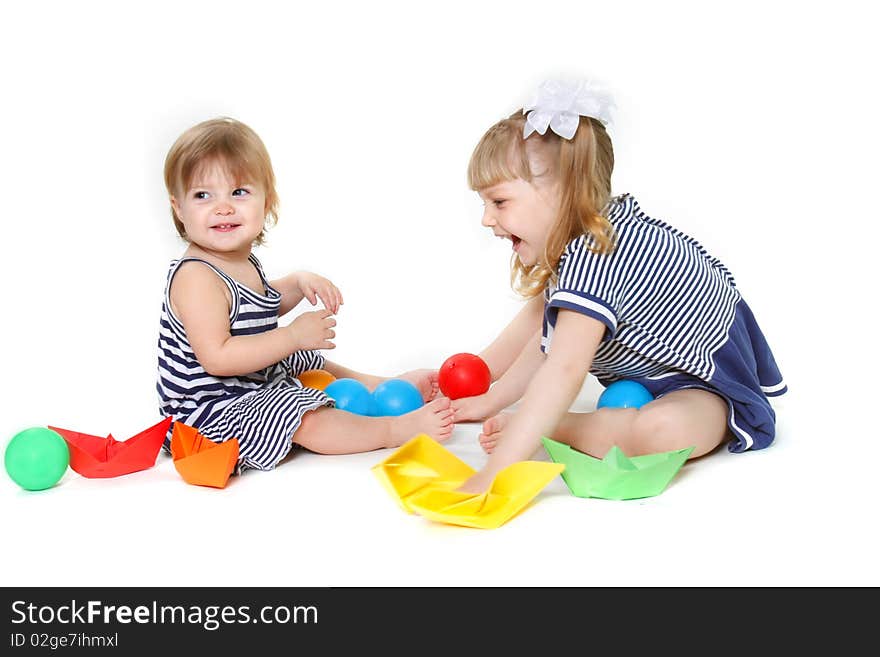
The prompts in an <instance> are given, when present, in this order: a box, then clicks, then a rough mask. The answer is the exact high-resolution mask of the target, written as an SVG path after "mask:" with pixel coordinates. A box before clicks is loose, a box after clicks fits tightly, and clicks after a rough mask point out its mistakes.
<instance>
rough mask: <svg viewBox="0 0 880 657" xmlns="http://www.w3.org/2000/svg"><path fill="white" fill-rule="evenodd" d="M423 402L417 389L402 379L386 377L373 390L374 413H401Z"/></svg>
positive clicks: (420, 405) (412, 409)
mask: <svg viewBox="0 0 880 657" xmlns="http://www.w3.org/2000/svg"><path fill="white" fill-rule="evenodd" d="M423 404H424V402H423V401H422V393H420V392H419V389H418V388H416V387H415V386H414V385H413V384H412V383H410V382H409V381H404V380H403V379H388V380H387V381H383V382H382V383H380V384H379V385H378V386H376V389H375V390H374V391H373V412H374V414H375V415H403V414H404V413H409V412H410V411H414V410H416V409H417V408H421V407H422V405H423Z"/></svg>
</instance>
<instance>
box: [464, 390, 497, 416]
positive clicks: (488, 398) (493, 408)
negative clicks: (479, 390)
mask: <svg viewBox="0 0 880 657" xmlns="http://www.w3.org/2000/svg"><path fill="white" fill-rule="evenodd" d="M500 410H501V409H500V408H498V404H497V402H496V401H495V399H494V398H493V395H492V388H489V391H488V392H486V393H485V394H482V395H476V396H474V397H460V398H458V399H453V400H452V412H453V413H454V415H453V417H454V418H455V421H456V422H479V421H482V420H485V419H487V418H490V417H492V416H493V415H495V414H496V413H497V412H498V411H500Z"/></svg>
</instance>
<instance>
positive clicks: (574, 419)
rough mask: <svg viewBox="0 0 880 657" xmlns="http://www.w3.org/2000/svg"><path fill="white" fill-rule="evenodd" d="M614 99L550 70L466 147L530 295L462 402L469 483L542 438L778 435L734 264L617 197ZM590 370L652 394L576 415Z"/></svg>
mask: <svg viewBox="0 0 880 657" xmlns="http://www.w3.org/2000/svg"><path fill="white" fill-rule="evenodd" d="M611 106H612V102H611V99H610V97H608V96H607V94H605V93H603V92H602V91H601V90H599V89H597V88H596V87H594V86H593V85H591V84H589V83H584V82H574V83H568V82H556V81H550V82H546V83H544V84H543V85H541V87H540V88H539V90H538V92H537V94H536V96H535V99H534V100H533V102H532V103H530V104H529V105H527V106H526V107H525V108H524V109H523V111H521V112H516V113H514V114H513V115H511V116H510V117H508V118H507V119H504V120H502V121H499V122H498V123H496V124H495V125H494V126H492V127H491V128H490V129H489V130H488V131H487V132H486V134H485V135H484V136H483V137H482V139H481V140H480V142H479V143H478V144H477V147H476V149H475V150H474V153H473V155H472V157H471V161H470V165H469V167H468V179H469V183H470V186H471V188H472V189H474V190H475V191H477V192H478V193H479V195H480V197H481V198H482V200H483V202H484V206H485V209H484V212H483V219H482V224H483V225H484V226H485V227H487V228H489V229H490V230H492V232H493V233H494V234H495V235H497V236H498V237H501V238H504V239H508V240H510V242H511V245H512V248H513V259H512V269H511V281H512V283H513V286H514V289H516V290H517V291H518V292H519V293H520V294H521V295H522V296H524V297H525V298H526V299H528V300H529V301H528V302H527V303H526V304H525V306H524V307H523V309H522V310H521V311H520V312H519V314H518V315H517V316H516V317H515V318H514V320H513V321H512V322H511V323H510V324H509V325H508V326H507V328H505V329H504V331H503V332H502V333H501V334H500V335H499V336H498V338H496V339H495V341H494V342H493V343H492V344H491V345H489V346H488V347H487V348H486V349H485V350H484V351H483V352H482V354H481V356H482V357H483V359H484V360H485V361H486V363H487V364H488V365H489V369H490V371H491V372H492V378H493V381H494V382H495V383H494V385H492V387H490V389H489V391H488V392H487V393H485V394H484V395H480V396H477V397H470V398H464V399H458V400H455V401H454V402H453V408H454V411H455V420H456V421H462V420H482V419H486V418H488V419H487V420H486V422H485V423H484V424H483V432H482V434H480V437H479V440H480V443H481V445H482V447H483V449H484V450H485V451H486V452H488V453H489V459H488V462H487V464H486V465H485V467H484V468H483V469H482V470H480V471H479V472H478V473H477V474H476V475H474V477H472V478H471V479H470V480H469V481H467V482H466V483H465V485H464V486H463V487H462V490H466V491H472V492H480V491H483V490H485V489H486V488H487V487H488V486H489V484H490V483H491V481H492V479H493V478H494V477H495V475H496V474H497V473H498V472H499V471H500V470H501V469H503V468H504V467H506V466H508V465H510V464H512V463H514V462H516V461H521V460H525V459H529V458H531V457H532V455H533V453H534V452H535V450H536V449H537V447H538V446H539V445H540V440H541V437H542V436H550V437H552V438H554V439H555V440H558V441H561V442H564V443H567V444H569V445H571V446H572V447H574V448H575V449H577V450H580V451H582V452H585V453H588V454H591V455H593V456H595V457H598V458H601V457H603V456H604V455H605V453H606V452H607V451H608V450H609V449H610V448H611V447H612V446H613V445H617V446H619V447H620V448H621V449H622V450H623V451H624V453H626V454H627V455H631V456H632V455H640V454H647V453H656V452H662V451H669V450H674V449H682V448H686V447H694V450H693V451H692V452H691V458H694V457H698V456H702V455H704V454H707V453H708V452H711V451H712V450H714V449H715V448H716V447H718V446H719V445H721V444H722V443H723V442H725V441H726V442H727V443H728V447H729V449H730V451H732V452H742V451H745V450H748V449H761V448H764V447H767V446H768V445H770V443H771V442H772V441H773V438H774V435H775V414H774V412H773V409H772V408H771V406H770V404H769V401H768V397H770V396H774V395H780V394H782V393H784V392H785V391H786V386H785V384H784V383H783V381H782V375H781V374H780V372H779V369H778V368H777V366H776V363H775V361H774V358H773V354H772V353H771V351H770V348H769V346H768V345H767V342H766V341H765V339H764V336H763V334H762V333H761V330H760V328H759V327H758V324H757V323H756V322H755V319H754V317H753V316H752V313H751V311H750V309H749V307H748V306H747V305H746V302H745V301H744V300H743V299H742V297H741V295H740V292H739V291H738V289H737V287H736V285H735V282H734V279H733V276H732V275H731V273H730V272H729V271H728V269H727V268H726V267H725V266H724V265H723V264H722V263H721V262H720V261H719V260H718V259H717V258H715V257H713V256H711V255H710V254H709V253H708V252H707V251H706V250H705V249H704V248H703V247H702V246H701V245H700V244H699V243H698V242H697V241H696V240H694V239H693V238H691V237H689V236H687V235H685V234H684V233H682V232H681V231H679V230H677V229H675V228H673V227H671V226H669V225H668V224H666V223H664V222H662V221H660V220H658V219H655V218H653V217H651V216H648V215H647V214H645V213H644V212H643V211H642V209H641V208H640V207H639V204H638V202H637V201H636V200H635V198H634V197H633V196H631V195H629V194H623V195H618V196H612V194H611V173H612V170H613V168H614V154H613V149H612V145H611V139H610V138H609V136H608V133H607V132H606V130H605V124H606V123H608V120H609V110H610V108H611ZM548 128H549V129H548ZM589 373H593V374H594V375H595V376H596V377H597V378H598V379H599V381H600V382H601V383H602V384H603V385H608V384H610V383H612V382H614V381H617V380H620V379H630V380H635V381H638V382H639V383H641V384H642V385H644V386H645V387H647V388H648V390H649V391H650V392H651V393H652V394H653V396H654V398H655V399H654V401H651V402H650V403H648V404H646V405H644V406H642V407H641V408H639V409H635V408H601V409H598V410H597V411H595V412H592V413H569V412H568V411H569V408H570V406H571V404H572V402H573V401H574V399H575V397H576V396H577V394H578V393H579V391H580V390H581V387H582V385H583V383H584V379H585V378H586V376H587V374H589ZM517 400H520V407H519V409H518V410H517V412H516V413H514V414H507V413H500V414H499V412H500V411H501V410H502V409H504V408H506V407H507V406H509V405H511V404H513V403H514V402H516V401H517Z"/></svg>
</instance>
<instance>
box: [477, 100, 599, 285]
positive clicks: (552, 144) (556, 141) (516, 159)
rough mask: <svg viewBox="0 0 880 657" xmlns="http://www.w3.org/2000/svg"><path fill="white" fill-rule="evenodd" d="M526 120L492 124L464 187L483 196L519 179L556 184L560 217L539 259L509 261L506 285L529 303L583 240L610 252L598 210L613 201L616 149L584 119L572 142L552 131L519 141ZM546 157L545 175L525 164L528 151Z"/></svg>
mask: <svg viewBox="0 0 880 657" xmlns="http://www.w3.org/2000/svg"><path fill="white" fill-rule="evenodd" d="M524 124H525V116H524V115H523V113H522V112H521V111H519V112H514V113H513V114H511V115H510V116H509V117H508V118H506V119H502V120H501V121H499V122H498V123H496V124H495V125H493V126H492V127H491V128H489V130H487V131H486V133H485V134H484V135H483V137H482V138H481V139H480V141H479V143H478V144H477V146H476V148H475V149H474V152H473V155H471V160H470V163H469V164H468V184H469V185H470V187H471V189H473V190H474V191H481V190H483V189H486V188H488V187H492V186H493V185H497V184H498V183H501V182H505V181H508V180H514V179H516V178H521V179H522V180H525V181H527V182H529V183H532V184H534V183H533V181H534V180H535V179H536V177H538V176H540V177H544V176H545V175H546V176H547V177H549V178H550V179H551V180H553V181H554V182H555V183H557V184H558V190H559V214H558V215H557V217H556V220H555V222H554V224H553V227H552V228H551V230H550V235H549V237H548V239H547V245H546V247H545V249H544V257H543V260H540V259H539V260H538V262H536V263H535V264H534V265H531V266H528V267H526V266H525V265H523V264H522V262H520V260H519V259H518V258H517V257H516V255H514V256H513V257H512V258H511V266H510V284H511V287H513V289H514V290H515V291H516V292H517V293H519V294H520V295H522V296H524V297H526V298H530V297H533V296H535V295H537V294H539V293H541V292H542V291H543V290H544V288H545V287H546V285H547V281H548V280H552V281H555V279H556V268H557V266H558V264H559V259H560V258H561V257H562V253H563V252H564V251H565V247H566V246H567V245H568V243H569V242H571V241H572V240H573V239H575V238H577V237H579V236H581V235H587V236H589V238H590V248H591V250H593V251H594V252H596V253H609V252H610V251H611V250H612V249H613V248H614V232H613V229H612V227H611V224H610V223H609V221H608V219H606V218H605V217H604V216H602V211H603V210H604V209H605V206H606V205H607V204H608V201H609V200H610V198H611V172H612V170H613V169H614V150H613V148H612V146H611V139H610V137H609V136H608V133H607V132H606V131H605V127H604V126H603V125H602V123H601V122H599V121H598V120H596V119H593V118H590V117H586V116H582V117H580V123H579V125H578V128H577V132H575V135H574V137H573V138H572V139H570V140H568V139H563V138H562V137H559V136H558V135H557V134H556V133H554V132H553V131H552V130H548V131H547V133H546V134H544V135H540V134H538V133H532V134H531V135H530V136H529V138H528V139H523V136H522V135H523V125H524ZM527 147H528V148H529V149H530V150H535V151H537V152H539V153H540V154H541V155H543V156H546V157H545V159H546V160H547V162H548V164H549V167H548V170H547V172H546V173H545V172H536V171H534V169H533V167H532V166H530V164H529V153H528V152H527V150H526V148H527Z"/></svg>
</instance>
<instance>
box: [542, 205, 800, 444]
mask: <svg viewBox="0 0 880 657" xmlns="http://www.w3.org/2000/svg"><path fill="white" fill-rule="evenodd" d="M605 216H606V217H607V218H608V220H609V221H610V223H611V225H612V226H613V228H614V233H615V248H614V250H613V251H612V252H611V253H609V254H607V255H602V254H598V253H595V252H593V251H591V250H590V247H591V246H593V244H594V242H593V238H592V236H589V235H585V236H581V237H578V238H577V239H575V240H572V241H571V242H570V243H569V244H568V246H567V248H566V249H565V251H564V253H563V255H562V257H561V258H560V261H559V267H558V270H557V275H558V279H557V281H556V283H555V284H551V285H549V286H548V288H547V290H546V291H545V313H544V322H543V337H542V340H541V349H542V350H543V351H544V352H547V351H548V350H549V349H550V346H551V342H552V339H553V327H554V326H555V324H556V316H557V313H558V311H559V309H560V308H565V309H568V310H574V311H576V312H580V313H583V314H585V315H589V316H590V317H593V318H595V319H597V320H599V321H600V322H602V323H603V324H605V327H606V330H605V334H604V336H603V338H602V343H601V344H600V345H599V348H598V350H597V351H596V355H595V357H594V359H593V364H592V367H591V370H590V371H591V373H592V374H594V375H595V376H596V377H597V378H598V379H599V382H600V383H602V384H603V385H606V386H607V385H608V384H610V383H613V382H614V381H617V380H620V379H631V380H635V381H638V382H639V383H641V384H643V385H644V386H645V387H647V388H648V390H650V391H651V393H652V394H653V395H654V396H655V398H656V397H660V396H662V395H664V394H666V393H669V392H672V391H673V390H682V389H685V388H701V389H705V390H710V391H712V392H714V393H716V394H718V395H720V396H721V397H723V398H724V399H725V400H726V401H727V404H728V408H729V413H728V425H729V426H730V429H731V434H732V435H733V436H734V439H733V440H732V441H731V442H730V443H729V444H728V448H729V449H730V451H732V452H742V451H745V450H747V449H761V448H764V447H767V446H768V445H770V443H772V442H773V438H774V436H775V433H776V428H775V423H776V416H775V413H774V411H773V408H772V407H771V406H770V403H769V401H768V397H772V396H776V395H781V394H783V393H785V392H786V390H787V388H786V385H785V383H784V382H783V380H782V375H781V374H780V372H779V368H778V367H777V366H776V361H775V360H774V358H773V354H772V352H771V351H770V347H769V346H768V344H767V341H766V340H765V339H764V335H763V333H762V332H761V329H760V328H759V327H758V324H757V322H756V321H755V318H754V316H753V315H752V312H751V310H750V309H749V307H748V306H747V305H746V302H745V301H744V300H743V299H742V297H741V296H740V293H739V291H738V290H737V288H736V283H735V281H734V279H733V276H732V275H731V273H730V272H729V271H728V270H727V268H726V267H725V266H724V265H723V264H722V263H721V262H720V261H719V260H718V259H717V258H714V257H712V256H711V255H709V253H707V251H706V249H705V248H703V247H702V246H701V245H700V244H699V243H698V242H697V241H696V240H694V239H693V238H691V237H688V236H687V235H685V234H684V233H682V232H681V231H679V230H676V229H675V228H672V227H671V226H669V225H667V224H665V223H663V222H662V221H659V220H657V219H653V218H651V217H649V216H647V215H646V214H645V213H644V212H642V210H641V209H640V208H639V205H638V203H637V202H636V200H635V199H634V198H633V197H632V196H631V195H629V194H624V195H622V196H618V197H616V198H614V199H612V200H611V202H610V203H609V205H608V207H607V208H606V211H605Z"/></svg>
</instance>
